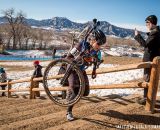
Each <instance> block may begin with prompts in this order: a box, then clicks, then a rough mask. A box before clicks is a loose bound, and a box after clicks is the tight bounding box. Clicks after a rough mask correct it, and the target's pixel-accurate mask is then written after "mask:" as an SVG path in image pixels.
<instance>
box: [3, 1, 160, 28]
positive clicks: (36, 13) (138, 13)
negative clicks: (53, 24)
mask: <svg viewBox="0 0 160 130" xmlns="http://www.w3.org/2000/svg"><path fill="white" fill-rule="evenodd" d="M12 7H13V8H15V9H16V11H19V10H22V11H23V12H25V13H26V14H27V18H34V19H37V20H41V19H48V18H52V17H55V16H60V17H66V18H68V19H70V20H72V21H75V22H86V21H89V20H92V19H93V18H97V19H99V20H100V21H108V22H110V23H111V24H115V25H117V26H124V27H125V26H126V27H129V28H133V27H134V26H137V27H139V28H140V27H142V28H143V27H145V22H144V20H145V18H146V17H147V16H148V15H150V14H155V15H156V16H157V17H158V18H159V21H160V0H0V11H1V10H5V9H8V8H12ZM0 16H2V14H0ZM159 23H160V22H158V24H159Z"/></svg>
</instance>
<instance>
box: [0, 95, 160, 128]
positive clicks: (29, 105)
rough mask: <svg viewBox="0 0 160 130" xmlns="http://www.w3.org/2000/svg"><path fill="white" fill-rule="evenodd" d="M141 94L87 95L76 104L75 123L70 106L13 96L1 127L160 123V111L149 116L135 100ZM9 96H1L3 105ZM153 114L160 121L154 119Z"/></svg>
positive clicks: (2, 119) (1, 120) (1, 118)
mask: <svg viewBox="0 0 160 130" xmlns="http://www.w3.org/2000/svg"><path fill="white" fill-rule="evenodd" d="M137 97H139V95H130V96H125V97H120V96H112V97H109V96H107V97H85V98H83V99H81V101H80V102H79V103H78V104H76V105H75V107H74V109H73V113H74V115H75V117H76V120H75V121H72V122H68V121H67V120H66V108H65V107H60V106H57V105H55V104H54V103H52V102H51V101H50V100H49V99H46V100H41V99H36V100H29V99H9V100H10V101H9V102H11V103H12V105H6V107H5V109H0V113H1V114H0V130H34V129H36V130H44V129H47V130H54V129H57V130H66V129H67V130H72V129H76V130H77V129H81V130H82V129H84V130H88V129H117V127H118V125H119V124H121V125H126V124H147V123H148V124H155V123H158V124H159V125H160V120H159V118H160V113H158V114H156V115H155V114H149V115H148V113H147V112H146V111H144V106H142V105H139V104H137V103H135V99H136V98H137ZM7 99H8V98H6V99H3V98H2V100H3V101H2V100H1V99H0V103H1V105H2V106H3V105H4V104H6V102H7ZM4 101H5V102H4ZM14 101H15V104H14ZM18 101H19V102H18ZM3 103H4V104H3ZM25 104H26V105H25ZM11 106H12V107H11ZM149 117H152V118H153V119H154V120H159V121H157V122H155V121H150V120H149ZM145 118H146V119H148V121H146V120H145Z"/></svg>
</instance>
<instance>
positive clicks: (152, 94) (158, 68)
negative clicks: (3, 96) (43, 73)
mask: <svg viewBox="0 0 160 130" xmlns="http://www.w3.org/2000/svg"><path fill="white" fill-rule="evenodd" d="M142 68H151V77H150V82H149V83H147V82H132V83H123V84H112V85H94V86H90V89H120V88H121V89H124V88H148V94H147V102H146V110H148V111H151V112H153V111H154V107H155V101H156V95H157V88H158V81H159V72H160V57H156V58H155V59H154V60H153V62H142V63H137V64H129V65H121V66H117V67H113V68H100V69H97V71H96V72H97V74H103V73H110V72H119V71H125V70H133V69H142ZM87 74H88V75H91V74H92V71H87ZM61 77H63V74H61V75H57V76H52V77H48V80H50V79H57V78H61ZM41 80H43V77H40V78H29V77H28V78H25V79H19V80H12V81H8V82H6V83H0V85H8V90H0V91H1V92H2V91H5V92H7V91H8V97H11V92H17V91H29V92H30V99H33V97H34V96H33V95H34V92H35V91H44V89H40V88H33V83H34V82H35V81H41ZM23 82H30V88H26V89H11V85H12V84H16V83H23ZM66 89H67V88H66V87H56V88H50V91H65V90H66Z"/></svg>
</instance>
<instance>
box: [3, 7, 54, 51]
mask: <svg viewBox="0 0 160 130" xmlns="http://www.w3.org/2000/svg"><path fill="white" fill-rule="evenodd" d="M2 14H3V18H4V19H5V20H6V21H7V22H6V23H3V24H1V25H0V35H1V39H2V38H3V44H4V46H5V48H6V49H14V50H16V49H36V48H38V49H47V48H50V47H49V46H47V44H48V45H49V44H50V42H51V41H52V38H53V31H51V30H45V29H40V28H32V27H31V26H29V25H28V24H27V23H26V21H25V20H26V15H25V14H24V13H23V12H22V11H19V12H16V11H15V9H13V8H11V9H7V10H3V11H2Z"/></svg>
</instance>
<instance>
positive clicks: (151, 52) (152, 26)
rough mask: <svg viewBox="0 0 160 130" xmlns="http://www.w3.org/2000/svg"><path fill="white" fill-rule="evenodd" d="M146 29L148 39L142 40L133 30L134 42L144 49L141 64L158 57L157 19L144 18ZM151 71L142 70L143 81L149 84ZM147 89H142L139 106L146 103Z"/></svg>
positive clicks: (159, 36)
mask: <svg viewBox="0 0 160 130" xmlns="http://www.w3.org/2000/svg"><path fill="white" fill-rule="evenodd" d="M145 21H146V27H147V29H148V30H149V33H147V35H148V38H147V39H146V40H144V39H143V38H142V36H141V35H140V33H139V32H138V31H137V30H136V29H135V40H136V41H138V42H139V43H140V45H141V46H143V47H144V56H143V62H148V61H152V60H153V59H154V57H156V56H160V28H159V26H157V21H158V19H157V17H156V16H155V15H150V16H148V17H147V18H146V20H145ZM150 73H151V69H150V68H146V69H144V80H145V81H146V82H149V80H150ZM147 92H148V88H144V98H143V99H141V100H139V103H140V104H145V103H146V97H147Z"/></svg>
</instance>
